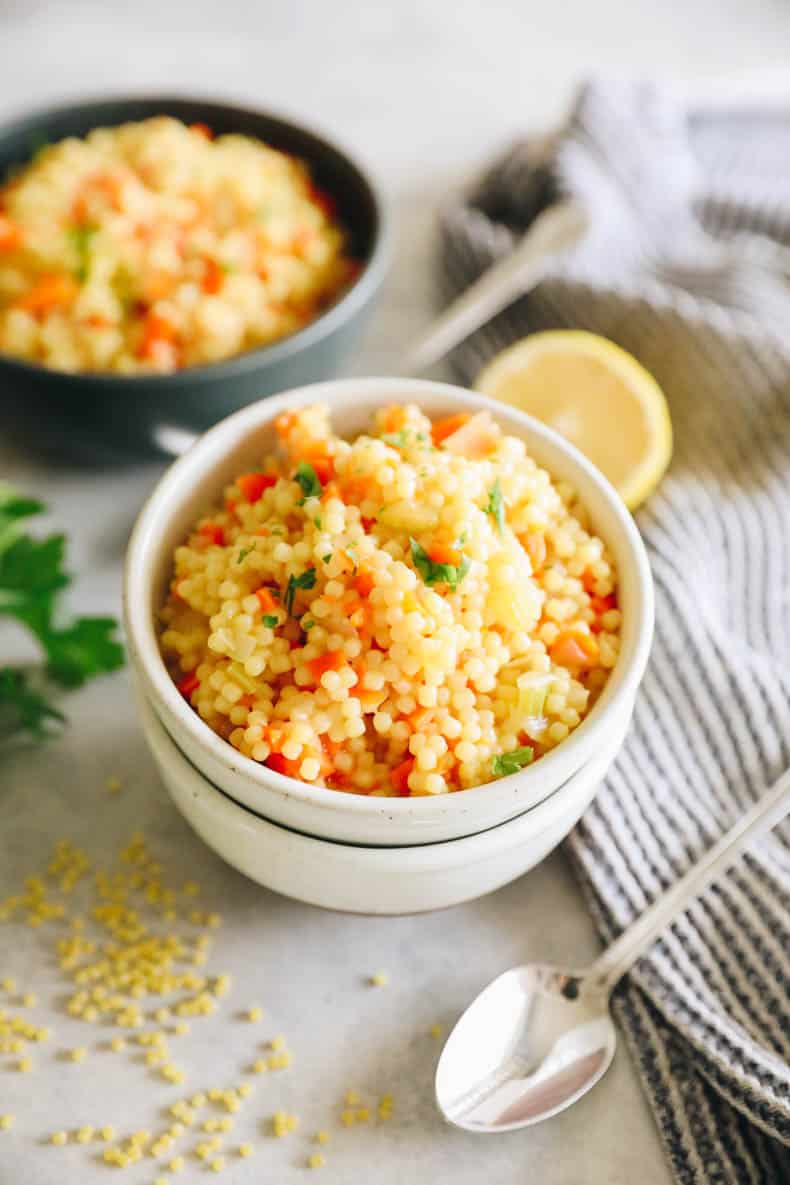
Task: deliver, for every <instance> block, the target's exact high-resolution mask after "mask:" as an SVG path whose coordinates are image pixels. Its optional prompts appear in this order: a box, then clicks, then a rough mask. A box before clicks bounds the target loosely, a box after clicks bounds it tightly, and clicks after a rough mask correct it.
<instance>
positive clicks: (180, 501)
mask: <svg viewBox="0 0 790 1185" xmlns="http://www.w3.org/2000/svg"><path fill="white" fill-rule="evenodd" d="M398 401H408V402H414V403H418V404H419V405H420V406H421V407H422V408H423V409H424V410H425V411H426V412H427V413H428V414H429V415H431V416H438V415H446V414H448V413H450V412H454V411H458V410H467V411H471V412H475V411H480V410H483V409H487V410H489V411H490V412H491V413H492V415H494V416H495V417H496V419H497V420H498V422H499V423H500V424H501V425H502V427H503V428H504V429H505V430H506V431H507V432H509V433H512V434H513V435H515V436H520V437H521V438H522V439H523V440H525V441H526V443H527V447H528V449H529V452H530V455H531V456H532V457H534V459H535V460H536V461H537V462H538V464H540V465H543V466H545V468H546V469H548V471H549V472H550V473H551V474H552V475H553V476H555V477H557V478H560V479H564V480H567V481H569V482H571V483H572V485H573V486H574V487H575V489H576V490H577V491H578V494H579V496H580V498H581V500H582V502H583V503H584V504H585V506H586V507H587V509H588V511H589V513H590V516H591V521H592V524H593V527H594V529H595V530H596V532H597V533H598V534H600V535H601V537H602V538H603V539H604V540H605V541H606V543H607V545H608V547H609V548H610V550H611V552H612V554H613V556H614V560H615V563H616V565H617V569H618V575H619V598H620V604H621V607H622V611H623V626H622V638H621V651H620V657H619V660H618V663H617V666H616V667H615V669H614V671H613V672H612V674H611V676H610V678H609V681H608V683H607V685H606V687H605V688H604V691H603V693H602V694H601V696H600V697H599V699H598V701H597V703H596V704H595V706H594V707H593V709H592V710H591V712H590V713H589V715H588V716H587V717H586V718H585V720H584V721H583V722H582V723H581V725H579V727H578V728H576V729H575V730H574V731H573V733H571V735H570V736H569V737H568V739H567V740H565V741H563V743H562V744H561V745H558V746H557V748H556V749H554V750H552V751H551V752H550V753H548V754H547V755H546V756H545V757H543V758H541V760H540V761H539V762H536V763H535V765H533V766H529V767H527V768H526V769H525V770H522V771H521V772H519V773H517V774H514V775H512V776H511V777H507V778H501V779H499V780H498V781H496V782H492V783H490V784H488V785H486V786H481V787H476V788H474V789H471V790H464V791H463V792H461V793H458V794H447V795H439V796H436V797H434V798H429V797H419V798H369V797H365V796H363V795H353V794H343V793H340V792H337V791H327V790H326V789H324V788H321V787H314V786H309V785H307V784H306V783H304V782H299V781H296V780H295V779H293V778H289V777H285V776H284V775H282V774H278V773H275V772H274V771H272V770H270V769H268V768H267V767H266V766H263V765H260V764H258V763H257V762H254V761H252V760H251V759H250V758H247V757H243V756H242V755H241V754H240V753H239V752H237V750H235V749H234V748H233V747H232V746H231V745H229V744H228V743H227V742H226V741H224V740H223V739H222V738H221V737H219V736H217V734H216V733H214V732H213V731H212V730H211V729H210V728H209V727H208V726H207V725H206V724H205V723H204V722H203V721H202V720H201V719H200V717H199V716H198V715H197V713H196V712H194V711H193V710H192V709H191V707H190V706H189V705H188V704H187V703H186V702H185V701H184V699H183V698H182V697H181V695H179V693H178V691H177V690H176V687H175V686H174V684H173V682H172V680H171V679H170V677H169V675H168V673H167V670H166V668H165V665H164V662H163V661H162V658H161V655H160V653H159V647H158V644H157V638H156V632H155V625H154V622H155V616H156V613H157V611H158V610H159V607H160V606H161V605H162V603H163V601H164V599H165V596H166V591H167V588H168V584H169V580H170V577H171V570H172V557H173V551H174V549H175V547H176V546H177V545H178V544H180V543H181V542H182V541H183V539H184V538H185V537H186V535H187V534H188V533H189V530H190V528H191V526H192V524H193V523H194V522H195V520H196V519H197V518H198V517H199V516H200V514H202V513H205V510H206V508H207V507H208V506H210V505H211V504H212V503H213V502H214V501H215V500H216V499H217V498H218V496H219V495H220V493H221V491H222V489H223V487H224V486H225V485H227V484H229V483H230V482H231V481H232V480H233V479H234V478H235V477H236V476H237V475H238V474H239V473H240V472H243V470H244V469H245V468H249V467H250V466H252V465H254V464H255V463H257V462H258V461H259V459H260V457H261V455H262V454H263V453H265V452H267V451H270V450H271V449H273V447H274V441H275V434H274V420H275V419H276V417H277V416H278V415H280V414H281V413H282V412H283V411H286V410H291V409H293V408H295V407H301V406H304V405H305V404H310V403H317V402H326V403H328V404H329V405H330V407H331V409H332V416H333V424H334V427H335V429H336V430H337V431H338V432H340V433H341V434H343V435H353V434H355V433H358V432H360V431H362V430H364V429H366V428H367V427H368V426H369V423H370V419H371V416H372V414H373V412H374V411H375V410H376V408H378V407H381V406H382V405H383V404H387V403H394V402H398ZM124 617H125V625H126V635H127V640H128V646H129V654H130V659H131V663H132V665H133V667H134V670H135V672H136V675H137V677H138V679H139V681H140V684H141V686H142V691H143V694H144V695H145V697H146V699H148V700H149V701H150V702H151V704H152V705H153V707H154V709H155V711H156V713H157V715H158V716H160V717H161V719H162V721H163V723H164V725H165V727H166V729H167V731H168V732H169V733H170V735H171V736H172V737H173V739H174V740H175V742H176V744H177V746H178V748H179V749H181V750H182V751H183V752H184V753H185V754H186V756H187V757H188V758H189V760H190V761H191V762H192V764H193V765H195V766H196V767H197V768H198V769H199V770H201V772H202V773H204V774H205V775H206V777H207V778H208V780H209V781H210V782H212V783H213V784H214V785H215V786H218V787H219V788H220V789H222V790H223V791H224V792H225V793H226V794H229V795H230V796H231V797H232V798H235V799H236V800H237V801H238V802H240V803H244V804H245V805H247V806H249V807H251V808H252V809H253V810H256V811H260V813H262V814H263V815H265V816H266V817H267V818H268V819H271V820H273V821H275V822H278V823H282V824H284V825H285V826H287V827H292V828H294V829H296V830H299V831H303V832H306V833H307V834H309V835H318V836H323V837H326V838H329V839H336V840H342V841H347V842H350V843H363V844H382V845H386V844H393V845H396V844H419V843H435V842H438V841H442V840H447V839H454V838H458V837H460V836H465V835H471V834H474V833H475V832H478V831H483V830H485V829H487V828H489V827H494V826H497V825H498V824H500V823H502V822H505V821H506V820H507V819H512V818H515V817H516V816H518V815H520V814H523V812H524V811H525V810H528V809H529V808H530V807H532V806H535V805H536V804H537V803H539V802H542V801H543V800H544V799H545V798H547V797H548V796H549V795H550V794H552V793H553V792H554V791H555V790H556V789H557V788H558V787H559V786H561V785H562V784H563V783H564V782H565V781H566V780H567V779H568V778H569V777H570V775H571V774H572V773H574V772H575V771H576V770H578V769H580V768H581V767H582V766H583V765H584V764H585V763H586V762H588V761H589V760H590V759H591V758H592V757H593V755H595V754H597V753H598V752H600V751H601V749H602V748H603V747H605V746H606V744H607V742H608V739H609V738H610V736H611V733H612V729H613V728H615V727H617V726H618V724H619V722H620V720H621V719H622V717H623V715H624V713H625V714H627V713H628V712H630V708H631V705H632V703H633V699H634V695H635V693H636V690H637V687H638V685H639V682H640V680H641V678H642V674H643V672H644V668H645V663H646V661H647V656H648V651H649V649H650V642H651V639H652V633H653V588H652V580H651V575H650V568H649V565H648V562H647V556H646V554H645V549H644V546H643V544H642V540H641V538H640V536H639V532H638V531H637V529H636V527H635V525H634V522H633V519H632V518H631V515H630V514H629V512H628V511H627V510H626V509H625V507H624V506H623V504H622V502H621V500H620V498H619V497H618V496H617V494H616V493H615V491H614V489H613V488H612V487H611V485H610V484H609V483H608V482H607V481H606V479H605V478H604V477H603V476H602V475H601V474H600V473H599V472H598V470H597V469H595V468H594V467H593V466H592V465H591V464H590V463H589V462H588V461H587V460H586V459H585V458H584V457H583V456H582V455H581V453H579V452H578V451H577V450H576V449H574V448H573V447H572V446H571V445H569V444H568V443H567V442H566V441H565V440H563V439H562V438H561V437H560V436H558V435H557V434H556V433H554V432H552V431H551V430H550V429H548V428H546V427H545V426H544V425H543V424H540V423H539V422H538V421H536V420H533V419H531V418H530V417H529V416H525V415H524V414H522V413H521V412H519V411H516V410H515V409H514V408H511V407H506V406H505V405H504V404H499V403H495V402H493V401H492V400H490V399H487V398H486V397H484V396H482V395H474V394H471V393H470V392H469V391H465V390H463V389H462V388H460V387H451V386H448V385H446V384H444V383H432V382H425V381H422V380H417V379H411V380H410V379H376V378H371V379H348V380H341V381H339V382H332V383H317V384H315V385H313V386H309V387H303V388H301V389H300V390H297V391H291V392H288V393H286V394H284V395H278V396H275V397H273V398H270V399H266V400H265V401H263V402H261V403H257V404H254V405H252V406H251V407H247V408H245V409H244V410H243V411H240V412H237V413H236V414H235V415H233V416H231V417H230V418H229V419H227V420H223V421H222V423H220V424H217V426H216V427H214V428H212V429H211V430H210V431H209V432H207V433H206V434H205V435H204V436H203V437H201V439H200V440H199V441H198V442H197V444H195V445H194V446H193V448H191V449H190V450H189V452H188V453H186V454H185V455H184V456H183V457H181V458H180V459H179V460H178V461H176V462H175V464H174V465H172V466H171V468H170V469H169V470H168V471H167V472H166V473H165V475H164V477H163V478H162V480H161V481H160V482H159V484H158V485H157V486H156V488H155V489H154V491H153V493H152V494H151V496H150V498H149V499H148V501H147V503H146V504H145V506H144V507H143V510H142V512H141V514H140V517H139V518H138V521H137V524H136V526H135V529H134V532H133V534H132V538H131V542H130V544H129V550H128V553H127V560H126V571H125V578H124Z"/></svg>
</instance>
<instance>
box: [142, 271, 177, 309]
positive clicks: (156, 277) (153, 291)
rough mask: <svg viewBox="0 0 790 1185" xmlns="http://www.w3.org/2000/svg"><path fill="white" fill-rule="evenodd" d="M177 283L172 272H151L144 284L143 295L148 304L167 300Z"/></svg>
mask: <svg viewBox="0 0 790 1185" xmlns="http://www.w3.org/2000/svg"><path fill="white" fill-rule="evenodd" d="M176 283H177V280H176V277H175V276H174V275H173V273H172V272H151V274H150V275H148V276H146V278H145V280H144V282H143V286H142V297H143V300H144V301H145V302H146V304H153V303H154V302H155V301H157V300H167V298H168V296H170V294H171V292H172V291H173V289H174V288H175V286H176Z"/></svg>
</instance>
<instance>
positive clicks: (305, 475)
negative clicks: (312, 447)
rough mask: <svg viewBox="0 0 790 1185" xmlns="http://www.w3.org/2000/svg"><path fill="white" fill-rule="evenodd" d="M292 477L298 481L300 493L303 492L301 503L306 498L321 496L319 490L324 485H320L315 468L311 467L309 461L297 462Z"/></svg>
mask: <svg viewBox="0 0 790 1185" xmlns="http://www.w3.org/2000/svg"><path fill="white" fill-rule="evenodd" d="M294 479H295V480H296V481H298V482H299V485H300V486H301V487H302V493H303V494H304V497H303V498H302V504H303V503H305V502H306V501H307V499H308V498H320V497H321V491H322V490H323V488H324V487H323V486H322V485H321V482H320V481H319V479H318V474H317V473H316V471H315V469H313V466H312V465H311V464H310V462H309V461H300V462H299V464H298V466H297V469H296V473H295V474H294Z"/></svg>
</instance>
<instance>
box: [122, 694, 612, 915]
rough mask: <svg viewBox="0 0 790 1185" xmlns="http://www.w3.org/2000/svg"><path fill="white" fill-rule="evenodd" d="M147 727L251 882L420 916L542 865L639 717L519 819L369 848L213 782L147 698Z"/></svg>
mask: <svg viewBox="0 0 790 1185" xmlns="http://www.w3.org/2000/svg"><path fill="white" fill-rule="evenodd" d="M140 716H141V720H142V725H143V731H144V733H145V736H146V739H147V741H148V744H149V746H150V749H151V752H152V754H153V756H154V760H155V761H156V763H157V765H158V767H159V772H160V773H161V775H162V779H163V781H164V783H165V785H166V786H167V789H168V791H169V793H170V797H171V798H172V799H173V802H174V803H175V805H176V806H177V807H178V809H179V811H180V812H181V814H182V815H183V816H184V818H185V819H186V820H187V822H188V823H189V824H190V826H191V827H192V828H193V829H194V830H195V831H196V832H197V834H198V835H199V836H200V838H201V839H202V840H203V841H204V843H206V844H208V846H209V847H210V848H212V849H213V850H214V851H215V852H216V853H217V855H219V856H221V857H222V859H223V860H225V861H226V862H227V863H228V864H231V865H232V866H233V867H234V868H237V869H238V870H239V872H243V873H244V875H245V876H248V877H250V879H251V880H254V881H257V882H258V884H260V885H265V886H266V888H267V889H273V890H274V891H275V892H276V893H282V894H283V895H284V896H285V897H293V898H295V899H296V900H297V901H305V902H307V903H308V904H309V905H320V906H322V907H323V908H324V909H339V910H344V911H347V912H351V913H368V914H400V913H420V912H422V911H424V910H429V909H442V908H444V907H445V906H448V905H458V904H459V903H460V902H461V901H470V900H473V899H474V898H475V897H482V896H483V894H484V893H491V892H493V890H494V889H499V888H501V887H502V885H506V884H508V883H509V882H510V881H512V880H515V879H516V877H518V876H521V874H522V873H524V872H527V871H528V870H529V869H530V868H534V866H535V865H536V864H538V863H539V862H540V861H541V860H542V859H543V858H544V856H546V855H548V853H549V852H550V851H551V850H552V849H553V848H555V847H556V846H557V844H558V843H559V842H560V841H561V840H562V839H564V838H565V836H566V835H567V834H568V832H569V831H570V829H571V828H572V827H573V826H574V824H575V823H576V822H577V821H578V819H579V817H580V816H581V814H582V812H583V811H584V810H585V809H586V807H587V806H588V805H589V803H590V802H591V801H592V798H593V796H594V795H595V792H596V790H597V788H598V786H599V785H600V783H601V780H602V778H603V777H604V775H605V773H606V771H607V769H608V768H609V766H610V765H611V763H612V761H613V760H614V758H615V756H616V755H617V752H618V750H619V749H620V746H621V745H622V742H623V738H624V736H625V733H626V730H627V727H628V723H629V719H630V717H629V718H626V719H625V720H624V721H622V722H621V724H620V727H619V728H618V729H617V730H616V731H614V732H612V733H611V735H610V736H609V738H608V739H607V742H606V745H605V746H603V747H602V748H601V749H600V750H599V751H598V752H597V753H596V754H595V756H594V757H593V758H592V759H591V760H590V761H589V762H588V763H587V764H586V765H584V766H583V767H582V769H580V770H577V772H576V773H575V774H573V775H572V776H571V777H570V778H569V779H568V781H567V782H566V783H565V784H564V786H562V787H560V789H559V790H557V792H556V793H555V794H552V795H551V796H550V797H549V798H547V799H545V801H544V802H542V803H540V804H539V805H538V806H535V807H532V809H531V810H528V811H526V812H525V813H524V814H522V815H520V816H519V817H518V818H517V819H511V820H509V821H508V822H507V823H500V825H499V826H498V827H493V828H491V829H490V830H488V831H483V832H480V833H479V834H478V835H471V836H468V837H467V838H465V839H454V840H449V841H447V842H445V843H432V844H418V845H416V846H414V847H362V846H357V845H353V844H344V843H336V842H332V841H329V840H324V839H315V838H314V837H313V836H309V835H301V834H299V833H298V832H296V831H291V830H289V829H288V828H286V827H281V826H279V825H278V824H276V823H272V822H271V821H269V820H267V819H262V818H260V816H259V815H256V814H255V813H253V812H252V811H249V810H247V808H246V807H243V806H240V805H239V803H237V802H235V801H234V800H233V799H232V798H229V797H228V796H227V795H226V794H223V793H222V792H221V791H220V790H218V789H217V788H216V787H215V786H212V785H211V783H210V782H209V781H208V779H207V778H206V777H204V775H203V774H201V773H200V771H199V770H196V769H195V768H194V766H193V765H191V764H190V762H189V761H187V759H186V757H185V756H184V755H183V753H181V752H180V751H179V749H178V748H177V746H176V745H175V744H174V743H173V741H172V739H171V738H170V737H169V736H168V734H167V732H166V731H165V729H164V726H163V725H162V722H161V721H160V720H159V718H158V716H157V715H156V713H155V712H154V710H153V708H152V707H151V705H150V704H149V703H148V702H147V701H145V700H141V702H140Z"/></svg>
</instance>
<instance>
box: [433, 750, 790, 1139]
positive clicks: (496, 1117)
mask: <svg viewBox="0 0 790 1185" xmlns="http://www.w3.org/2000/svg"><path fill="white" fill-rule="evenodd" d="M788 812H790V770H786V771H785V773H784V774H782V776H781V777H780V778H779V780H778V782H776V783H775V784H774V785H773V786H772V787H771V789H770V790H767V791H766V792H765V794H763V796H762V798H760V799H759V800H758V801H757V802H755V803H753V804H752V805H751V806H750V807H749V808H748V810H746V811H744V813H743V814H742V815H741V816H740V818H739V819H738V820H737V821H736V822H735V823H734V824H733V825H732V827H730V829H729V831H725V832H724V834H723V835H721V836H720V837H719V839H717V840H716V842H715V843H714V844H713V845H712V846H711V847H709V848H708V850H707V851H706V852H705V853H704V854H703V855H702V856H701V857H700V858H699V859H698V860H697V862H696V864H692V866H691V867H690V868H689V870H688V872H686V873H685V874H684V875H683V876H682V877H681V878H680V880H678V881H676V882H675V884H674V885H672V886H671V888H669V889H667V890H666V892H664V893H663V894H662V895H661V896H660V897H658V898H657V900H656V901H654V902H653V904H652V905H650V906H648V908H647V909H646V910H645V911H644V913H643V914H642V915H641V917H639V918H637V920H636V921H635V922H632V924H631V925H630V926H629V927H628V928H627V929H626V930H624V931H623V933H622V934H621V935H620V937H619V938H617V939H615V941H614V942H613V943H612V944H611V946H610V947H609V948H608V949H607V950H605V951H604V952H603V954H601V955H600V956H599V957H598V958H597V959H596V960H595V962H594V963H593V964H592V966H591V967H588V968H587V970H586V971H569V970H567V969H565V968H562V967H550V966H547V965H546V964H543V963H533V964H530V965H527V966H524V967H514V968H513V969H512V970H511V971H505V973H504V974H503V975H500V976H499V978H498V979H495V980H494V981H493V983H490V984H489V985H488V987H487V988H485V989H484V990H483V991H482V992H481V993H480V995H479V996H478V997H477V999H476V1000H475V1001H474V1002H473V1003H472V1004H470V1006H469V1007H468V1008H467V1010H466V1012H465V1013H464V1014H463V1016H462V1017H461V1019H460V1020H459V1021H458V1023H457V1025H456V1026H455V1028H454V1029H453V1031H452V1033H451V1034H450V1036H449V1037H448V1039H447V1043H446V1045H445V1047H444V1049H443V1050H442V1056H441V1058H440V1059H439V1065H438V1067H437V1070H436V1101H437V1103H438V1105H439V1109H440V1110H441V1111H442V1113H443V1115H444V1117H445V1119H447V1120H449V1122H450V1123H453V1124H455V1125H456V1127H463V1128H466V1129H467V1131H474V1132H488V1133H494V1132H502V1131H512V1130H513V1129H514V1128H518V1127H528V1126H529V1125H530V1124H532V1123H540V1121H541V1120H542V1119H549V1118H551V1116H552V1115H556V1114H558V1112H560V1111H564V1110H565V1108H566V1107H570V1105H571V1103H575V1102H576V1100H577V1099H580V1098H581V1097H582V1095H584V1094H586V1093H587V1091H588V1090H590V1089H591V1088H592V1087H593V1086H595V1084H596V1082H598V1081H599V1079H601V1078H602V1077H603V1075H604V1074H605V1073H606V1071H607V1069H608V1068H609V1066H610V1065H611V1062H612V1058H613V1057H614V1051H615V1046H616V1042H617V1037H616V1033H615V1027H614V1024H613V1022H612V1018H611V1015H610V1013H609V1000H610V997H611V994H612V990H613V988H614V987H615V984H617V982H618V981H619V980H620V979H621V978H622V977H623V975H625V973H626V972H627V971H628V970H629V969H630V968H631V967H633V965H634V963H635V962H636V961H637V959H639V958H641V956H642V955H643V954H644V953H645V952H646V951H647V950H649V949H650V947H651V946H652V944H653V943H654V942H655V940H656V938H657V937H658V936H659V935H660V934H661V933H662V932H663V931H664V930H665V929H666V928H667V927H668V926H670V925H671V924H672V922H673V921H675V919H676V918H677V917H679V916H680V914H681V913H683V911H684V910H685V909H686V908H687V907H688V905H689V904H690V902H691V901H693V900H694V898H695V897H696V896H698V894H700V893H701V892H702V891H703V890H704V889H705V888H707V886H708V885H709V884H711V882H712V881H713V880H715V878H716V877H717V876H718V875H719V874H720V873H721V872H723V871H724V870H725V869H726V868H729V866H730V864H732V862H733V860H735V858H736V857H737V856H738V854H739V853H740V852H741V851H742V850H743V848H744V846H745V845H746V844H747V842H749V841H750V840H752V839H754V838H755V837H756V836H758V835H763V834H764V833H765V832H766V831H769V830H770V828H771V827H774V826H775V825H776V824H777V823H778V822H780V821H781V820H782V819H784V818H785V816H786V815H787V814H788Z"/></svg>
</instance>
